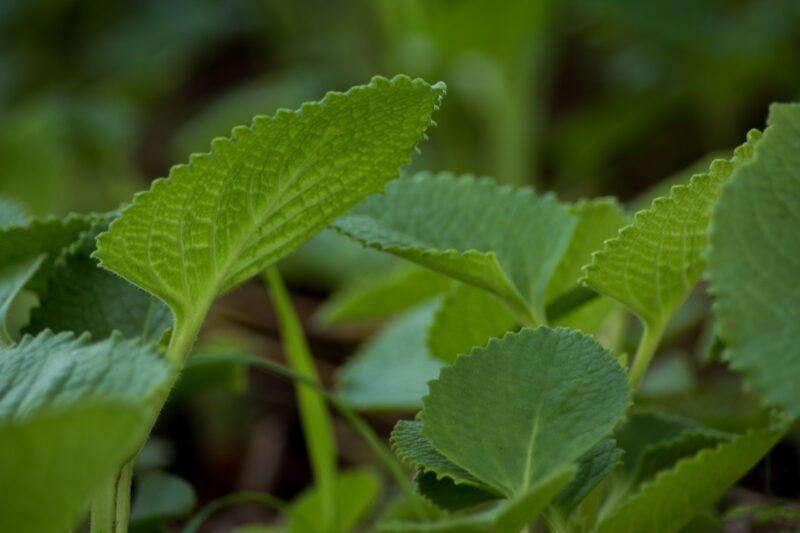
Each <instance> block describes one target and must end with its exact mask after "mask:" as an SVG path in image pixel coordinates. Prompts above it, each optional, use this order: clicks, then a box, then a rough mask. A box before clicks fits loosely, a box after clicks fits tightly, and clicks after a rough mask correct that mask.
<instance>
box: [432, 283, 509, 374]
mask: <svg viewBox="0 0 800 533" xmlns="http://www.w3.org/2000/svg"><path fill="white" fill-rule="evenodd" d="M516 325H517V321H516V319H515V318H514V316H513V315H512V314H511V312H510V311H509V310H508V308H507V307H506V306H505V305H503V303H502V302H501V301H500V300H498V299H497V298H496V297H495V296H494V295H492V294H491V293H489V292H486V291H484V290H481V289H478V288H476V287H473V286H471V285H464V284H462V283H458V284H456V285H454V286H453V288H452V289H450V292H448V293H447V295H445V297H444V298H443V299H442V303H441V305H440V307H439V309H438V310H437V311H436V315H435V317H434V320H433V324H432V325H431V328H430V332H429V334H428V345H429V346H430V350H431V354H432V355H433V356H435V357H438V358H439V359H441V360H442V361H444V362H446V363H450V364H452V363H453V362H455V360H456V357H457V356H458V355H460V354H468V353H469V352H470V351H471V350H472V347H473V346H485V345H486V343H487V342H488V340H489V339H490V338H492V337H501V336H502V335H503V334H504V333H505V332H506V331H508V330H510V329H513V328H514V327H515V326H516Z"/></svg>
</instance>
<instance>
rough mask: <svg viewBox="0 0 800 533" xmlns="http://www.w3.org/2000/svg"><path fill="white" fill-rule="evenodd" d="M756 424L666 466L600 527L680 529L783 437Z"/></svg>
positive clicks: (621, 532)
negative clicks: (671, 466) (733, 436)
mask: <svg viewBox="0 0 800 533" xmlns="http://www.w3.org/2000/svg"><path fill="white" fill-rule="evenodd" d="M784 432H785V427H784V428H782V429H754V430H751V431H749V432H747V433H745V434H744V435H740V436H737V437H735V438H733V439H731V440H730V441H727V442H723V443H721V444H719V445H717V446H716V447H715V448H707V449H704V450H702V451H701V452H700V453H698V454H697V455H695V456H693V457H691V458H688V459H683V460H681V461H679V462H678V463H677V464H676V465H675V466H674V467H673V468H672V469H670V470H665V471H662V472H661V473H659V474H657V475H656V476H655V477H654V478H653V479H652V480H651V481H648V482H645V483H644V484H643V485H642V486H641V488H640V489H639V490H638V491H637V492H636V493H634V494H632V495H631V496H630V497H628V498H627V499H625V500H624V501H623V502H622V503H621V504H620V505H619V506H618V507H616V508H615V509H613V510H612V511H611V512H610V513H609V514H608V515H606V516H605V517H604V518H602V519H601V521H600V524H599V526H598V528H597V531H598V532H599V533H605V532H608V533H612V532H613V533H624V532H626V531H630V532H631V533H633V532H640V531H678V530H679V529H680V528H681V527H682V526H684V525H685V524H687V523H688V522H689V521H690V520H691V519H692V518H693V517H694V516H696V515H697V514H699V513H701V512H702V511H703V510H704V509H705V508H707V507H708V506H709V505H711V504H713V503H714V502H715V501H717V499H719V498H720V497H721V496H722V495H723V494H724V493H725V491H726V490H727V489H728V487H730V486H731V485H733V484H734V483H736V481H737V480H738V479H739V478H741V477H742V476H743V475H744V474H745V473H747V471H748V470H750V469H751V468H752V467H753V466H754V465H755V464H756V463H757V462H758V460H759V459H761V457H762V456H764V454H766V453H767V452H768V451H769V450H770V448H772V446H773V445H774V444H775V443H776V442H777V441H778V439H780V438H781V436H782V435H783V434H784Z"/></svg>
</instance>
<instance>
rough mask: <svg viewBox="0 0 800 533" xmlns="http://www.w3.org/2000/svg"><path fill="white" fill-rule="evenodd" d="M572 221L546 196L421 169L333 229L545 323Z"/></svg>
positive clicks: (566, 212)
mask: <svg viewBox="0 0 800 533" xmlns="http://www.w3.org/2000/svg"><path fill="white" fill-rule="evenodd" d="M575 224H576V217H575V216H573V215H572V214H571V213H570V212H569V209H568V208H567V206H566V205H564V204H561V203H560V202H558V201H557V200H556V199H555V197H554V196H552V195H543V196H537V195H536V194H534V192H533V191H532V190H530V189H519V190H514V189H511V188H509V187H498V186H497V185H495V184H494V183H493V182H492V181H491V180H489V179H475V178H474V177H472V176H462V177H455V176H453V175H452V174H449V173H442V174H437V175H431V174H429V173H424V172H423V173H419V174H416V175H414V176H411V177H408V178H404V179H402V180H399V181H397V182H395V183H392V184H391V185H390V186H389V187H388V188H387V192H386V194H385V195H381V196H374V197H372V198H370V199H369V200H367V201H366V202H365V203H363V204H361V205H359V206H357V207H356V208H355V209H353V210H352V211H351V212H350V214H349V215H348V216H346V217H343V218H340V219H339V220H337V221H336V222H335V223H334V227H335V228H336V229H338V230H339V231H341V232H343V233H345V234H346V235H349V236H351V237H353V238H355V239H356V240H358V241H360V242H361V243H362V244H364V245H365V246H369V247H372V248H376V249H378V250H383V251H386V252H390V253H393V254H395V255H398V256H400V257H403V258H406V259H408V260H411V261H414V262H416V263H419V264H420V265H422V266H425V267H427V268H430V269H432V270H436V271H438V272H441V273H443V274H446V275H448V276H451V277H454V278H456V279H458V280H460V281H462V282H464V283H467V284H471V285H475V286H477V287H480V288H483V289H485V290H488V291H490V292H492V293H494V294H496V295H497V296H499V297H500V298H501V299H502V300H503V301H504V302H506V304H507V305H508V306H509V307H510V308H511V309H512V310H514V312H515V313H517V314H518V315H519V316H522V317H523V318H526V319H527V321H531V320H535V321H538V322H543V321H544V320H545V317H544V306H545V291H546V289H547V283H548V280H549V279H550V276H551V275H552V273H553V271H554V270H555V268H556V266H557V265H558V262H559V259H560V258H561V256H562V255H563V253H564V251H565V250H566V247H567V245H568V243H569V240H570V237H571V236H572V231H573V229H574V227H575Z"/></svg>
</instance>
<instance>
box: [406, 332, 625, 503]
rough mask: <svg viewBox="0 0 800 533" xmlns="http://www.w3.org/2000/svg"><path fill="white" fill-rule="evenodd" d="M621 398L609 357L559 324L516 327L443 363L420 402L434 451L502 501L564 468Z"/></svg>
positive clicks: (590, 442)
mask: <svg viewBox="0 0 800 533" xmlns="http://www.w3.org/2000/svg"><path fill="white" fill-rule="evenodd" d="M629 403H630V395H629V390H628V383H627V378H626V376H625V372H624V371H623V369H622V368H621V367H620V366H619V363H618V362H617V361H616V360H615V359H614V358H613V357H612V356H611V353H610V352H609V351H608V350H606V349H604V348H603V347H602V346H600V345H599V344H598V343H597V342H596V341H594V340H593V339H592V338H591V337H589V336H586V335H582V334H580V333H579V332H577V331H574V330H568V329H565V328H557V329H548V328H543V327H542V328H538V329H536V330H530V329H523V330H522V331H521V332H519V333H509V334H507V335H506V336H505V337H503V338H502V339H493V340H491V341H490V342H489V344H488V345H487V346H486V347H484V348H477V349H475V350H473V351H472V353H471V354H470V355H469V356H465V357H459V358H458V359H457V360H456V363H455V364H454V365H453V366H452V367H445V368H443V369H442V372H441V374H440V376H439V379H438V380H436V381H434V382H432V383H431V384H430V394H429V395H428V396H427V397H425V398H424V399H423V404H424V408H423V411H422V413H421V418H422V422H423V427H422V432H423V434H424V435H425V436H426V437H428V439H429V440H430V443H431V445H432V446H433V448H434V449H435V450H437V451H438V452H439V453H441V454H442V455H443V456H445V457H447V458H448V459H449V460H450V461H452V462H453V463H454V464H456V465H458V466H460V467H461V468H463V469H464V470H466V471H467V472H469V473H470V474H472V475H473V476H475V477H476V478H477V479H479V480H480V481H481V482H483V483H485V484H487V485H489V486H491V487H493V488H494V489H495V490H497V491H499V492H500V493H502V494H505V495H507V496H509V497H511V496H513V495H519V494H522V493H524V492H525V491H527V490H528V489H529V488H530V487H531V486H533V485H535V484H536V483H537V482H538V481H539V480H541V479H544V478H545V477H547V476H548V475H549V474H551V473H553V472H554V471H556V470H558V469H559V468H562V467H563V466H565V465H571V464H573V463H574V462H575V461H577V460H578V458H579V457H580V456H581V455H583V454H584V453H585V452H586V451H588V450H589V449H590V448H591V447H592V446H594V445H595V444H596V443H597V442H598V441H600V440H601V439H602V438H603V437H604V436H605V435H607V434H609V433H610V431H611V429H612V428H613V427H614V425H616V423H617V422H619V421H620V420H621V419H622V417H623V416H624V414H625V410H626V409H627V407H628V405H629Z"/></svg>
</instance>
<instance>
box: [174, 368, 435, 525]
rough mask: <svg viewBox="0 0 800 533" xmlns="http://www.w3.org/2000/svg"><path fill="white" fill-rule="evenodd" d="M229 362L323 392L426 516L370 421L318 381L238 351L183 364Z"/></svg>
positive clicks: (422, 516)
mask: <svg viewBox="0 0 800 533" xmlns="http://www.w3.org/2000/svg"><path fill="white" fill-rule="evenodd" d="M222 361H227V362H232V363H237V364H240V365H248V366H252V367H255V368H259V369H261V370H265V371H267V372H270V373H272V374H277V375H279V376H282V377H285V378H287V379H290V380H293V381H297V382H300V383H303V384H304V385H306V386H307V387H310V388H312V389H314V390H315V391H317V392H318V393H319V394H320V395H322V396H323V397H324V398H325V399H326V400H328V402H329V403H330V404H331V405H332V406H333V407H334V409H336V410H337V411H339V413H340V414H341V415H342V417H344V419H345V420H347V422H348V423H350V425H352V426H353V428H354V429H355V430H356V431H358V432H359V433H360V434H361V436H362V437H363V438H364V440H366V441H367V444H369V445H370V447H371V448H372V451H373V452H374V453H375V455H377V456H378V458H379V459H380V460H381V462H382V463H383V465H384V466H385V467H386V469H387V470H388V471H389V473H390V474H391V475H392V477H393V478H394V480H395V482H396V483H397V486H398V487H400V491H401V492H402V493H403V496H404V497H405V498H406V500H407V501H408V503H409V505H410V506H411V507H412V509H413V510H414V513H415V515H416V516H417V518H419V519H420V520H425V519H428V518H429V516H428V513H427V512H426V511H425V508H424V507H423V506H422V504H421V503H420V500H419V497H418V496H417V494H416V492H415V491H414V487H413V485H412V484H411V482H410V481H409V479H408V477H407V476H406V474H405V472H404V471H403V468H402V466H401V465H400V464H399V463H398V461H397V459H395V457H394V455H392V452H391V451H390V450H389V449H388V448H387V447H386V445H385V444H384V443H383V441H382V440H381V438H380V437H378V435H376V434H375V432H374V431H373V430H372V428H371V427H370V425H369V424H367V422H366V421H365V420H364V419H363V418H361V417H360V416H359V415H358V414H357V413H356V412H355V411H354V410H353V409H351V408H350V406H349V405H347V404H346V403H345V402H344V400H342V399H341V398H339V397H338V396H337V395H336V394H334V393H332V392H330V391H328V390H327V389H324V388H322V386H321V385H319V383H316V382H314V381H312V380H310V379H309V378H307V377H306V376H303V375H300V374H298V373H297V372H295V371H294V370H292V369H291V368H287V367H285V366H283V365H281V364H279V363H276V362H274V361H270V360H268V359H264V358H262V357H256V356H253V355H238V354H222V355H196V356H194V357H192V358H191V359H189V360H188V361H187V362H186V367H187V368H188V367H192V366H199V365H204V364H208V363H215V362H222Z"/></svg>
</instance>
